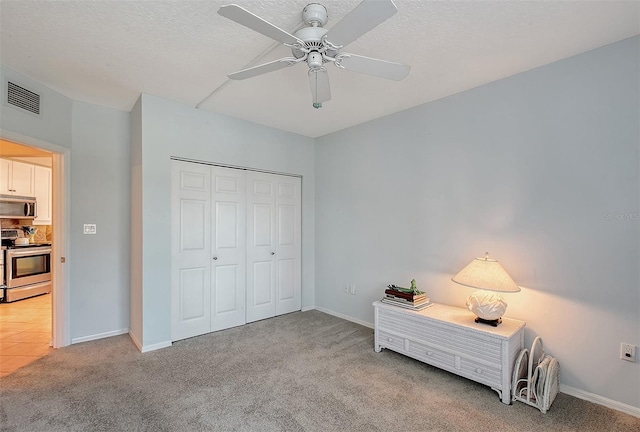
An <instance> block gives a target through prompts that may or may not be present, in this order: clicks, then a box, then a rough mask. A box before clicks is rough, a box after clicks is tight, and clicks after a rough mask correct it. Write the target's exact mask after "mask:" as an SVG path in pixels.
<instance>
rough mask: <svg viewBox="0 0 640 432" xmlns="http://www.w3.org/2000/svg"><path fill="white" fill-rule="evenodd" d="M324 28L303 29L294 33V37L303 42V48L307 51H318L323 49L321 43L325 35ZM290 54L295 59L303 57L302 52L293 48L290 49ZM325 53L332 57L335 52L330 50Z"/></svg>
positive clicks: (325, 30)
mask: <svg viewBox="0 0 640 432" xmlns="http://www.w3.org/2000/svg"><path fill="white" fill-rule="evenodd" d="M327 31H328V30H327V29H326V28H322V27H304V28H301V29H300V30H298V31H297V32H295V33H294V35H295V37H297V38H298V39H300V40H301V41H303V42H304V46H305V48H307V49H309V50H312V51H313V50H320V49H321V48H323V47H324V44H323V43H322V37H323V36H324V35H325V34H326V33H327ZM291 53H292V54H293V56H294V57H295V58H300V57H303V56H304V55H305V53H304V52H303V51H301V50H300V49H298V48H296V47H295V46H293V47H291ZM325 53H326V54H327V55H328V56H330V57H333V56H334V55H335V54H336V53H337V51H336V50H332V49H327V50H326V51H325Z"/></svg>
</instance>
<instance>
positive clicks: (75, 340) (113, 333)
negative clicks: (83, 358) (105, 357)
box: [71, 328, 129, 344]
mask: <svg viewBox="0 0 640 432" xmlns="http://www.w3.org/2000/svg"><path fill="white" fill-rule="evenodd" d="M127 333H129V329H128V328H126V329H120V330H114V331H110V332H105V333H98V334H94V335H89V336H82V337H77V338H72V339H71V344H77V343H81V342H89V341H92V340H97V339H104V338H107V337H111V336H118V335H122V334H127Z"/></svg>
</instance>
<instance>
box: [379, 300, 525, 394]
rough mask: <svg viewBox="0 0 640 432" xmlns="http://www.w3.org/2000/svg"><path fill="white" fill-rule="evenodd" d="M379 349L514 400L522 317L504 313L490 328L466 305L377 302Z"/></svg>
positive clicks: (522, 333) (522, 335)
mask: <svg viewBox="0 0 640 432" xmlns="http://www.w3.org/2000/svg"><path fill="white" fill-rule="evenodd" d="M373 306H374V309H375V350H376V352H380V350H381V349H382V348H387V349H390V350H393V351H397V352H399V353H401V354H404V355H406V356H409V357H412V358H414V359H416V360H420V361H422V362H424V363H428V364H430V365H433V366H436V367H438V368H441V369H444V370H446V371H449V372H452V373H454V374H457V375H460V376H463V377H465V378H469V379H471V380H473V381H477V382H479V383H481V384H485V385H487V386H490V387H491V388H492V389H493V390H495V391H497V392H498V394H499V395H500V398H501V400H502V402H503V403H505V404H510V403H511V379H512V374H513V367H514V363H515V359H516V356H517V355H518V354H519V353H520V350H522V348H523V347H524V326H525V323H524V322H523V321H518V320H514V319H509V318H502V324H500V325H498V327H492V326H489V325H487V324H477V323H475V322H474V319H475V315H474V314H473V313H471V312H469V311H468V310H466V309H462V308H457V307H453V306H446V305H441V304H434V305H433V306H430V307H428V308H426V309H423V310H421V311H414V310H409V309H404V308H401V307H398V306H394V305H390V304H387V303H382V302H380V301H377V302H374V303H373Z"/></svg>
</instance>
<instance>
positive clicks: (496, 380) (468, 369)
mask: <svg viewBox="0 0 640 432" xmlns="http://www.w3.org/2000/svg"><path fill="white" fill-rule="evenodd" d="M459 366H460V369H459V371H458V372H457V373H458V374H459V375H461V376H464V377H466V378H469V379H472V380H474V381H477V382H479V383H482V384H485V385H488V386H491V387H492V388H496V389H499V390H501V389H502V384H501V373H500V369H501V368H500V365H499V364H497V365H495V367H491V366H487V365H483V364H479V363H476V362H474V361H473V360H469V359H460V363H459Z"/></svg>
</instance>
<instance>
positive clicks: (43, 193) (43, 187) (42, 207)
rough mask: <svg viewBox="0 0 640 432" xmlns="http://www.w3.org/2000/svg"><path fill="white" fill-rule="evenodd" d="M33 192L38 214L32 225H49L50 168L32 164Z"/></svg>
mask: <svg viewBox="0 0 640 432" xmlns="http://www.w3.org/2000/svg"><path fill="white" fill-rule="evenodd" d="M34 168H35V170H34V192H35V197H36V202H37V205H38V207H37V211H38V216H37V217H36V218H35V219H34V220H33V224H34V225H51V189H52V187H51V168H48V167H43V166H39V165H34Z"/></svg>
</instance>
